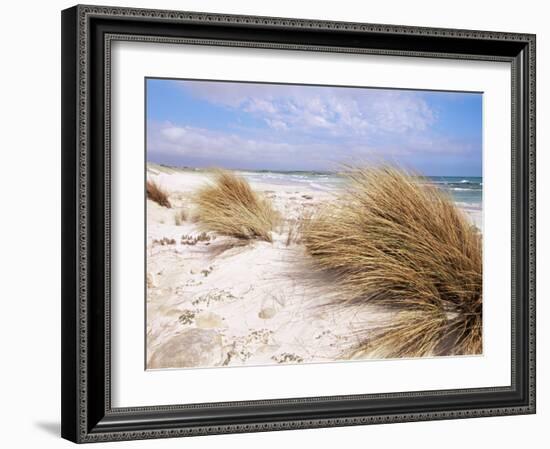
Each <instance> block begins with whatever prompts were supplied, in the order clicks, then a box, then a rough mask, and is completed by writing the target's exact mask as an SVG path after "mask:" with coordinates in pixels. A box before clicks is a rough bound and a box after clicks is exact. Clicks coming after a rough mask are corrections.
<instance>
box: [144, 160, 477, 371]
mask: <svg viewBox="0 0 550 449" xmlns="http://www.w3.org/2000/svg"><path fill="white" fill-rule="evenodd" d="M147 176H148V178H149V179H155V180H156V181H157V182H158V183H159V184H160V185H161V186H163V187H164V188H165V189H167V190H168V191H169V192H170V202H171V204H172V208H171V209H167V208H164V207H161V206H159V205H158V204H156V203H154V202H152V201H149V200H148V201H147V286H148V288H147V320H146V321H147V323H146V326H147V366H148V368H150V369H160V368H190V367H213V366H235V365H262V364H276V363H308V362H326V361H331V360H335V359H336V358H337V357H338V355H339V354H341V352H342V349H343V348H344V349H345V348H350V347H352V346H353V344H354V343H355V341H354V337H353V335H354V333H355V331H356V330H357V329H360V328H362V327H364V326H365V322H368V321H369V320H373V319H377V316H379V315H380V314H381V313H383V312H380V311H377V310H374V309H371V310H365V311H364V312H362V313H363V315H361V316H358V315H356V314H354V313H352V312H350V311H334V310H333V309H329V308H327V307H322V304H323V302H324V301H325V302H326V299H327V298H329V297H330V295H332V294H336V293H337V292H335V291H334V290H333V288H334V287H333V286H334V283H333V282H331V280H330V279H327V278H326V276H325V277H324V278H320V277H319V276H318V275H315V274H312V270H311V269H309V267H308V258H307V256H306V254H305V253H304V249H303V247H302V246H301V245H299V244H296V243H290V244H288V242H287V235H288V232H287V229H285V228H284V227H283V228H282V229H281V230H280V232H276V233H274V235H273V243H267V242H259V241H255V242H247V243H245V244H243V243H242V242H241V243H239V242H237V241H235V240H234V239H231V238H228V237H223V236H218V235H214V234H213V233H208V234H205V233H201V231H200V230H199V228H198V226H197V224H196V223H194V222H193V220H192V215H193V210H192V205H191V204H192V203H191V201H190V197H191V195H192V193H193V192H194V191H196V189H197V188H198V187H200V186H201V185H204V183H206V182H208V177H207V175H205V174H204V173H200V172H193V171H180V170H172V169H168V168H159V167H154V166H150V167H149V168H148V173H147ZM252 187H253V188H254V189H255V190H257V191H259V192H263V193H264V194H265V195H267V196H268V197H269V198H271V200H272V201H273V203H274V205H275V207H276V208H277V209H278V210H279V211H281V212H282V214H283V216H285V217H286V218H287V219H291V218H296V217H299V216H300V215H301V214H302V213H303V212H304V210H307V209H308V208H313V207H315V206H316V205H318V204H319V203H320V202H323V201H327V200H329V199H330V198H331V197H332V196H331V194H330V193H326V192H320V191H318V190H310V189H308V188H307V187H302V186H300V188H299V189H297V188H296V186H294V185H292V186H290V185H289V186H282V185H275V184H269V183H264V182H262V183H259V182H254V183H252ZM466 211H467V212H468V215H469V216H470V217H471V218H472V221H473V223H475V224H476V225H477V226H478V227H480V228H481V211H480V210H473V209H472V210H466ZM182 213H183V215H184V216H185V219H178V218H177V217H179V216H180V215H181V214H182ZM305 323H307V324H305Z"/></svg>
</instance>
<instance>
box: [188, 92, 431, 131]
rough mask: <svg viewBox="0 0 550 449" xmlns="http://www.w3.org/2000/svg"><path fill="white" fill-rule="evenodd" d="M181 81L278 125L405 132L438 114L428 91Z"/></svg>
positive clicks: (211, 99)
mask: <svg viewBox="0 0 550 449" xmlns="http://www.w3.org/2000/svg"><path fill="white" fill-rule="evenodd" d="M181 86H182V88H184V89H186V90H187V91H189V92H191V93H192V94H193V95H195V96H197V97H199V98H201V99H204V100H207V101H208V102H210V103H213V104H217V105H221V106H224V107H227V108H230V109H233V110H240V111H242V112H246V113H249V114H251V115H253V116H254V117H256V118H259V119H260V120H262V121H264V122H265V123H266V124H267V126H269V127H271V128H273V129H275V130H278V131H282V130H287V131H293V132H301V133H316V132H326V133H329V134H330V135H332V136H349V135H362V136H364V135H371V136H372V135H374V136H375V135H379V134H384V133H397V134H403V133H407V132H420V131H424V130H426V129H428V128H429V127H431V126H432V125H433V124H434V123H435V121H436V118H437V115H436V113H435V112H434V111H433V110H432V109H431V108H430V107H429V106H428V104H427V102H426V101H425V100H424V99H423V97H422V93H420V92H413V91H399V90H381V89H357V88H355V89H351V88H338V87H316V86H295V85H275V84H249V83H224V82H216V83H203V82H181Z"/></svg>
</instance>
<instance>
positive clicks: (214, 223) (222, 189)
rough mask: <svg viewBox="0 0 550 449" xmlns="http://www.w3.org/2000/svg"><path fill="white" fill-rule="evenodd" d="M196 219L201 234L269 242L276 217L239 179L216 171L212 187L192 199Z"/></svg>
mask: <svg viewBox="0 0 550 449" xmlns="http://www.w3.org/2000/svg"><path fill="white" fill-rule="evenodd" d="M194 200H195V204H196V206H197V210H196V219H197V222H198V223H199V226H200V227H201V228H202V229H203V230H204V231H207V232H209V231H212V232H216V233H218V234H221V235H226V236H230V237H236V238H239V239H246V240H251V239H258V240H265V241H267V242H271V241H272V237H271V232H272V231H273V229H274V228H275V227H276V226H277V225H278V224H279V221H280V217H279V214H278V212H277V211H276V210H275V209H274V208H273V206H272V204H271V202H270V201H269V200H268V199H267V198H265V197H262V196H260V195H259V194H258V193H256V192H254V191H253V190H252V188H251V187H250V184H249V183H248V182H247V181H246V180H245V179H244V178H242V177H240V176H238V175H236V174H234V173H231V172H228V171H224V170H216V171H215V172H214V175H213V184H212V185H209V186H206V187H203V188H202V189H200V190H199V191H198V192H197V193H196V195H195V197H194Z"/></svg>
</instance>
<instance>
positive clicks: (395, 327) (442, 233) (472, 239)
mask: <svg viewBox="0 0 550 449" xmlns="http://www.w3.org/2000/svg"><path fill="white" fill-rule="evenodd" d="M346 176H347V178H348V181H349V187H348V188H347V189H346V190H345V192H344V193H343V194H342V195H341V197H340V198H339V199H338V201H336V202H334V203H333V204H330V205H328V206H326V207H324V208H322V209H320V210H319V211H318V212H317V213H316V214H315V215H314V216H313V217H312V218H311V219H310V220H308V222H307V224H306V225H305V226H303V227H302V229H301V234H302V236H301V241H302V243H303V244H304V245H305V246H306V249H307V252H308V253H309V255H310V256H311V260H312V262H313V264H314V266H315V267H317V268H318V269H320V270H327V271H330V272H331V273H332V274H334V275H336V278H337V279H338V282H339V284H340V287H341V289H342V290H341V291H342V294H341V295H339V299H336V300H333V304H332V305H336V306H343V307H358V308H361V307H364V306H366V305H367V304H379V305H382V306H384V307H385V308H386V309H388V310H391V314H390V315H391V319H390V320H389V321H388V322H385V323H380V324H379V325H376V326H374V327H372V326H371V327H366V329H367V330H365V332H364V333H362V334H361V335H360V336H359V341H360V343H359V344H358V345H357V346H356V347H354V348H353V350H352V351H351V353H352V354H353V356H354V357H355V356H357V357H365V356H368V357H377V356H381V357H423V356H437V355H463V354H480V353H481V351H482V334H481V326H482V237H481V234H480V233H479V232H478V230H477V228H475V227H474V226H472V225H471V224H470V222H469V221H468V218H467V217H466V216H465V215H464V214H463V212H462V211H461V210H460V209H459V208H458V207H457V206H456V205H455V204H454V203H453V201H452V199H451V198H450V197H448V196H447V195H446V194H444V193H443V192H441V191H440V190H439V189H437V188H436V187H434V186H431V185H429V183H428V182H427V181H426V180H425V179H423V178H421V177H418V176H416V175H414V174H411V173H408V172H406V171H404V170H401V169H398V168H394V167H391V166H379V167H359V168H355V167H351V168H349V169H347V170H346Z"/></svg>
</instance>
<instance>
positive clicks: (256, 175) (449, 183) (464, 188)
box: [241, 170, 483, 209]
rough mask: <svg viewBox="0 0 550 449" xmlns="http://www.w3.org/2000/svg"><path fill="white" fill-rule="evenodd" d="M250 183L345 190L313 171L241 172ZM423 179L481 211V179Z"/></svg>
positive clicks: (340, 181)
mask: <svg viewBox="0 0 550 449" xmlns="http://www.w3.org/2000/svg"><path fill="white" fill-rule="evenodd" d="M241 174H242V175H243V176H244V177H245V178H247V179H248V180H249V181H250V182H266V183H270V184H278V185H296V186H307V187H308V188H310V189H312V190H318V191H334V190H335V189H340V188H343V187H345V184H346V180H345V177H343V176H341V175H339V174H337V173H333V172H315V171H288V172H282V171H267V170H265V171H264V170H262V171H251V170H245V171H241ZM426 179H428V181H429V182H430V183H432V184H434V185H435V186H437V187H438V188H440V189H441V190H443V191H445V192H447V193H449V194H450V195H451V196H452V197H453V199H454V200H455V202H457V203H459V204H463V205H465V206H468V207H470V208H475V209H478V208H479V209H481V204H482V194H483V178H482V177H479V176H427V177H426Z"/></svg>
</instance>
